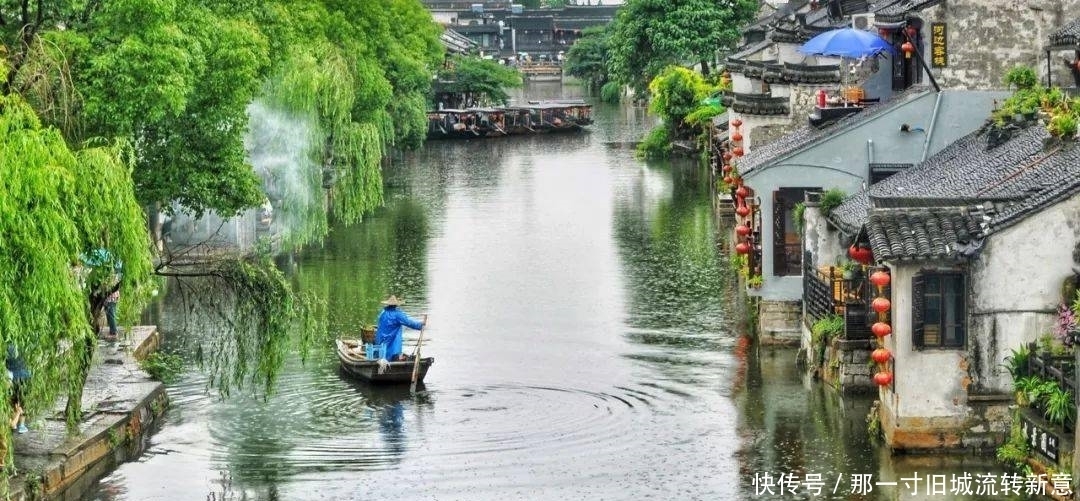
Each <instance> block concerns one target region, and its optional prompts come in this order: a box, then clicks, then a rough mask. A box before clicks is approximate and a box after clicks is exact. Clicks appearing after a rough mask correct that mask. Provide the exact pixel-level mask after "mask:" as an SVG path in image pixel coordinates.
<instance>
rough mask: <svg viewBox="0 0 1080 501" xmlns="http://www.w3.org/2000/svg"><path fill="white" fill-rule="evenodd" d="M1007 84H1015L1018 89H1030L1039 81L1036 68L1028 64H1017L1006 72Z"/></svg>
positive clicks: (1005, 80)
mask: <svg viewBox="0 0 1080 501" xmlns="http://www.w3.org/2000/svg"><path fill="white" fill-rule="evenodd" d="M1003 80H1004V82H1005V85H1015V86H1016V88H1017V89H1030V88H1032V87H1035V85H1037V84H1038V83H1039V77H1038V76H1037V75H1035V70H1033V69H1031V68H1029V67H1027V66H1015V67H1013V68H1012V69H1010V70H1009V71H1007V72H1005V77H1004V78H1003Z"/></svg>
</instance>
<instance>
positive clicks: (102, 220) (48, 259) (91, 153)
mask: <svg viewBox="0 0 1080 501" xmlns="http://www.w3.org/2000/svg"><path fill="white" fill-rule="evenodd" d="M0 69H2V68H0ZM131 158H132V156H131V152H130V149H128V148H126V147H124V146H123V145H106V146H95V147H92V148H86V149H83V150H81V151H79V152H77V153H73V152H72V151H71V150H69V149H68V147H67V144H66V142H65V141H64V138H63V137H62V136H61V133H60V131H59V130H57V129H53V128H46V127H43V126H42V125H41V124H40V122H39V121H38V119H37V117H36V115H35V113H34V112H33V110H31V109H30V107H29V106H28V105H27V103H25V102H24V101H23V100H22V99H21V98H20V97H18V96H15V95H8V96H3V97H0V193H3V194H4V196H2V197H0V235H3V236H4V237H3V238H0V341H2V343H3V344H4V345H5V346H6V345H8V344H14V345H15V346H16V347H17V348H18V350H19V352H20V354H21V356H22V357H23V358H24V359H25V360H26V362H27V365H28V366H29V367H31V368H32V369H33V371H34V374H33V377H32V378H31V380H30V382H29V383H28V386H27V389H26V395H25V396H26V402H25V408H26V410H27V412H29V413H30V414H31V415H34V414H40V413H42V412H45V411H46V410H47V409H51V408H52V405H53V404H54V402H55V400H56V398H57V397H58V396H59V394H60V393H61V392H64V393H66V394H67V396H68V397H69V402H70V401H74V402H75V404H73V405H69V407H68V415H67V417H68V424H69V425H71V426H74V425H75V423H76V421H77V417H78V416H79V415H80V409H79V406H78V402H79V401H80V399H79V396H80V395H81V394H82V385H83V383H84V381H85V377H86V373H87V371H88V370H89V367H90V358H91V356H92V355H93V351H92V349H93V347H94V346H95V345H96V337H95V332H94V331H93V330H92V329H91V322H92V318H93V312H92V309H91V305H92V304H94V303H95V302H99V301H102V300H103V297H104V293H105V292H106V291H104V290H102V289H100V288H99V287H98V286H99V285H100V284H96V283H91V282H87V281H85V280H83V278H84V277H85V275H86V273H84V272H85V271H88V270H80V269H78V268H74V267H73V263H78V262H79V258H78V256H79V255H80V254H82V253H84V252H87V251H90V250H93V249H98V248H107V249H108V250H109V252H110V253H111V254H112V255H113V256H115V258H116V259H118V260H120V261H122V262H123V264H124V267H123V277H122V280H121V282H120V284H119V285H120V290H121V291H122V294H121V316H122V318H127V319H130V318H132V317H133V314H134V313H135V312H138V311H141V309H142V305H143V304H144V302H145V299H146V298H147V296H148V293H147V291H148V288H149V286H150V285H151V284H152V281H151V278H150V273H151V269H150V239H149V236H148V235H147V232H146V222H145V219H144V217H143V213H142V210H141V208H140V206H139V204H138V202H137V201H136V199H135V194H134V192H133V191H132V181H131V164H130V162H131ZM80 281H82V283H80ZM65 345H67V346H71V347H72V348H71V349H67V350H58V349H57V347H59V346H65ZM3 388H4V390H2V393H7V392H8V391H10V386H7V385H3ZM2 397H3V398H4V399H5V400H4V401H6V398H7V397H6V395H3V396H2ZM9 412H10V409H9V408H8V407H7V406H0V417H2V418H3V419H7V418H8V417H9V415H8V413H9ZM6 449H7V450H9V451H10V448H6ZM8 464H10V463H8Z"/></svg>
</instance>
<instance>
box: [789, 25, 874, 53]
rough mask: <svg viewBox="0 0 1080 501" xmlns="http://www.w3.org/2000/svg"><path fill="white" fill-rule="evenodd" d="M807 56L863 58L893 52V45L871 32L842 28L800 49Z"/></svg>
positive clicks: (823, 34) (814, 39)
mask: <svg viewBox="0 0 1080 501" xmlns="http://www.w3.org/2000/svg"><path fill="white" fill-rule="evenodd" d="M799 51H800V52H803V53H805V54H818V55H822V56H841V57H863V56H869V55H872V54H877V53H879V52H884V51H890V52H891V51H893V47H892V45H889V42H886V41H885V40H884V39H883V38H881V37H879V36H877V35H876V34H874V33H871V32H869V31H863V30H857V29H854V28H841V29H838V30H832V31H826V32H825V33H822V34H820V35H818V36H816V37H814V38H811V39H810V41H808V42H806V43H804V44H803V46H802V47H799Z"/></svg>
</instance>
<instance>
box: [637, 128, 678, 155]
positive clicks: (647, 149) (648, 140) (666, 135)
mask: <svg viewBox="0 0 1080 501" xmlns="http://www.w3.org/2000/svg"><path fill="white" fill-rule="evenodd" d="M637 154H638V156H640V157H644V158H666V157H667V156H668V155H670V154H671V135H670V132H669V131H668V128H667V127H664V126H663V125H658V126H656V127H654V128H653V130H651V131H649V133H648V134H646V135H645V137H644V138H643V139H642V140H641V142H640V143H638V146H637Z"/></svg>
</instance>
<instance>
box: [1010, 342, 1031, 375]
mask: <svg viewBox="0 0 1080 501" xmlns="http://www.w3.org/2000/svg"><path fill="white" fill-rule="evenodd" d="M1011 351H1012V354H1011V355H1009V356H1007V357H1005V363H1004V364H1003V366H1004V367H1005V368H1006V369H1007V370H1008V371H1009V375H1010V376H1012V379H1013V381H1014V382H1015V381H1018V380H1020V379H1021V378H1023V377H1024V376H1026V375H1027V367H1028V359H1030V358H1031V350H1029V349H1028V347H1027V345H1022V346H1020V348H1019V349H1013V350H1011Z"/></svg>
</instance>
